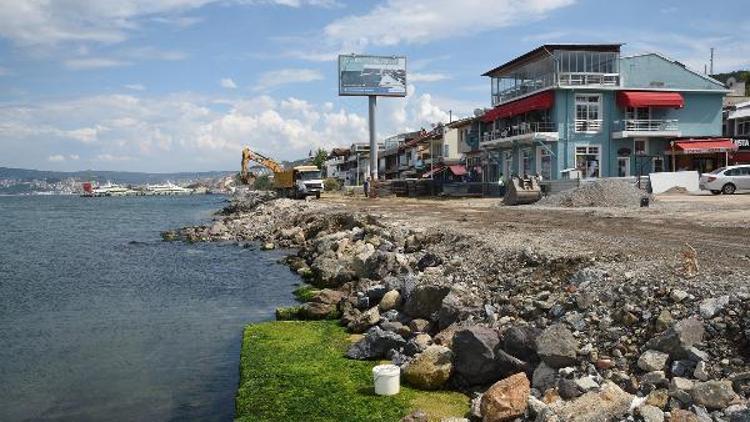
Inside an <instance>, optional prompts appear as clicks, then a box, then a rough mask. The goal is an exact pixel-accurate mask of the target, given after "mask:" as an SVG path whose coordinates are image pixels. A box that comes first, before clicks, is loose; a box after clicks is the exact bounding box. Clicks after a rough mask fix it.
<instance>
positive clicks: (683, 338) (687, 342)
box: [647, 318, 706, 359]
mask: <svg viewBox="0 0 750 422" xmlns="http://www.w3.org/2000/svg"><path fill="white" fill-rule="evenodd" d="M705 331H706V330H705V328H704V327H703V323H702V322H700V321H699V320H697V319H695V318H687V319H683V320H682V321H679V322H677V323H676V324H675V325H673V326H672V327H671V328H670V329H668V330H667V331H666V332H665V333H663V334H660V335H658V336H657V337H654V338H653V339H651V340H650V341H649V342H648V343H647V347H649V348H651V349H654V350H659V351H661V352H664V353H668V354H669V355H670V356H671V357H673V358H678V359H682V358H685V357H687V349H689V348H690V347H692V346H693V345H695V344H696V343H699V342H700V341H701V340H703V335H704V334H705Z"/></svg>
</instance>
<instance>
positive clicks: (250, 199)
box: [218, 190, 276, 215]
mask: <svg viewBox="0 0 750 422" xmlns="http://www.w3.org/2000/svg"><path fill="white" fill-rule="evenodd" d="M272 199H276V192H273V191H265V190H251V191H246V192H243V193H241V194H238V195H235V196H234V197H232V200H231V202H230V203H229V205H227V206H226V207H224V209H222V210H221V211H219V212H218V214H220V215H231V214H236V213H243V212H251V211H253V210H254V209H255V207H257V206H258V205H260V204H263V203H266V202H268V201H270V200H272Z"/></svg>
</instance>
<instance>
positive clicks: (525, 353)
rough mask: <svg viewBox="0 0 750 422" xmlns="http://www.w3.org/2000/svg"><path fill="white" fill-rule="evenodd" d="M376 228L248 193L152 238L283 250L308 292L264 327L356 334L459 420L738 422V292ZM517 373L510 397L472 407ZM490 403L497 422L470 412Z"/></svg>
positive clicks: (475, 241) (376, 223) (741, 370)
mask: <svg viewBox="0 0 750 422" xmlns="http://www.w3.org/2000/svg"><path fill="white" fill-rule="evenodd" d="M379 217H380V216H376V215H373V214H369V213H366V212H357V211H355V212H352V211H351V210H348V209H342V207H340V206H334V205H332V204H328V203H325V202H317V201H294V200H289V199H275V198H274V196H273V195H268V194H265V193H255V192H250V193H248V194H247V195H246V196H245V197H243V198H237V199H235V200H233V201H232V203H231V204H230V205H229V206H228V207H227V208H225V209H224V210H223V211H221V212H219V213H218V216H217V219H216V220H215V221H214V222H213V223H212V224H211V225H206V226H196V227H186V228H183V229H180V230H176V231H170V232H165V233H163V234H162V235H163V238H164V239H165V240H182V241H188V242H204V241H233V242H238V243H246V242H260V243H261V244H264V245H265V244H270V245H273V246H274V247H284V248H294V249H297V251H298V253H297V254H296V255H292V256H290V257H288V258H287V259H286V263H287V264H288V265H289V266H290V269H291V270H292V271H295V272H297V273H298V274H300V275H301V276H302V277H303V278H304V279H305V280H306V282H307V283H309V284H311V285H312V286H314V287H315V288H317V289H320V290H319V291H318V292H317V293H316V294H315V295H314V296H313V297H312V299H311V300H310V301H309V302H306V303H304V304H302V305H301V306H299V307H297V308H296V309H294V310H291V311H289V310H279V311H277V316H279V315H280V312H281V316H282V317H285V318H301V319H326V318H328V319H340V322H341V324H342V325H344V326H345V327H347V330H348V331H350V332H352V333H356V334H363V337H362V338H361V339H360V340H359V341H358V342H357V343H355V344H354V345H353V346H352V347H351V349H350V350H349V352H347V356H348V357H350V358H354V359H390V360H392V361H393V363H394V364H396V365H399V366H401V367H402V372H404V373H408V376H407V377H406V379H407V380H408V381H409V382H410V383H411V384H413V385H415V386H417V387H421V388H425V389H435V388H449V389H457V390H460V391H464V392H466V393H468V394H469V395H470V396H473V397H474V398H475V400H474V401H475V403H476V404H475V406H474V408H475V413H474V417H475V418H483V419H484V420H529V421H532V420H536V421H565V420H581V421H588V420H592V421H594V420H597V421H598V420H602V421H604V420H645V421H656V420H665V419H664V418H665V417H667V420H670V419H669V417H670V415H671V420H707V421H708V420H713V421H716V422H718V421H727V422H737V421H748V420H750V410H748V408H747V399H748V397H750V346H749V344H750V295H749V294H748V293H747V291H746V290H743V291H735V292H731V293H729V292H717V293H726V294H716V295H712V296H705V297H704V296H702V295H700V293H701V289H702V287H701V286H699V285H697V283H698V282H696V280H691V282H690V283H689V284H687V283H683V281H684V280H682V279H680V277H679V276H674V275H672V276H671V277H670V278H669V279H667V277H665V276H664V274H659V273H658V272H657V271H656V270H654V268H669V265H673V264H674V263H673V262H666V261H664V260H662V261H659V260H654V262H648V263H641V262H639V261H638V258H634V257H629V256H624V255H622V254H612V253H607V252H602V253H601V254H599V255H592V254H590V253H585V252H576V251H572V250H565V251H557V252H556V251H554V250H553V249H552V248H549V249H541V248H532V247H530V246H529V245H516V244H514V245H498V244H493V243H492V242H490V241H488V240H487V239H484V238H480V237H478V236H476V235H474V234H467V233H461V232H458V231H456V230H454V229H450V228H436V227H405V226H404V225H403V224H398V223H396V222H392V221H389V220H388V219H387V218H379ZM264 248H265V246H264ZM626 264H627V265H626ZM624 267H628V268H632V267H635V269H631V270H629V271H623V268H624ZM725 284H726V283H725ZM685 285H689V286H690V287H691V289H689V290H690V291H685V290H682V289H686V288H685V287H684V286H685ZM706 289H708V287H706ZM447 374H449V376H447ZM522 376H523V377H524V379H525V380H526V381H525V383H527V384H529V386H530V389H529V393H526V394H525V396H524V395H523V394H511V396H512V397H513V398H515V401H514V402H513V403H502V400H503V399H502V398H498V397H494V398H492V399H490V398H487V399H483V396H482V393H484V392H485V391H491V392H493V393H494V392H497V391H501V390H503V389H505V388H508V386H513V385H521V386H523V385H525V384H524V381H523V380H521V377H522ZM501 383H502V384H501ZM420 384H422V385H420ZM498 384H500V385H498ZM488 388H489V390H488ZM514 393H517V392H514ZM519 396H524V397H525V398H524V400H525V402H524V403H522V405H521V404H520V403H519V402H518V400H520V399H518V397H519ZM603 401H606V402H607V403H609V404H608V405H606V406H602V405H600V403H602V402H603ZM482 402H486V403H492V405H489V404H485V405H480V403H482ZM506 405H507V409H514V410H513V411H512V412H507V414H508V415H511V416H507V417H505V416H500V414H503V412H499V413H498V412H496V411H493V412H494V413H493V414H491V415H488V414H484V415H482V414H481V412H482V410H485V411H486V409H500V408H504V407H503V406H506ZM517 409H522V410H521V411H520V413H519V412H518V411H517ZM515 418H520V419H515Z"/></svg>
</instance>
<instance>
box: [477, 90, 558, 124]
mask: <svg viewBox="0 0 750 422" xmlns="http://www.w3.org/2000/svg"><path fill="white" fill-rule="evenodd" d="M553 104H555V92H554V91H544V92H542V93H539V94H535V95H532V96H530V97H526V98H521V99H520V100H516V101H512V102H510V103H506V104H502V105H499V106H497V107H495V108H493V109H492V110H490V111H488V112H487V113H484V116H482V121H483V122H492V121H494V120H497V119H501V118H505V117H512V116H517V115H519V114H523V113H527V112H529V111H533V110H546V109H548V108H551V107H552V105H553Z"/></svg>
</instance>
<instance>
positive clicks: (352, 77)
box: [339, 54, 406, 186]
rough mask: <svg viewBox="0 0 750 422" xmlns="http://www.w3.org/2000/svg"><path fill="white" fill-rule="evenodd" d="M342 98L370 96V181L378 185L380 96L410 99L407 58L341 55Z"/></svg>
mask: <svg viewBox="0 0 750 422" xmlns="http://www.w3.org/2000/svg"><path fill="white" fill-rule="evenodd" d="M339 95H340V96H366V97H368V114H369V116H368V117H369V119H368V123H369V129H370V131H369V132H370V180H371V181H373V182H374V181H376V180H378V146H377V142H376V139H375V133H376V130H375V112H376V109H377V97H405V96H406V57H402V56H360V55H356V54H350V55H341V56H339ZM370 186H373V184H372V183H371V184H370Z"/></svg>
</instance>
